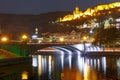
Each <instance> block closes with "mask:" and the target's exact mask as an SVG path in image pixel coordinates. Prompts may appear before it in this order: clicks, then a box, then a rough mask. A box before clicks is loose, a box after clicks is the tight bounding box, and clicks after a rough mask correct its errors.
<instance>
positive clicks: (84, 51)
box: [83, 36, 87, 54]
mask: <svg viewBox="0 0 120 80" xmlns="http://www.w3.org/2000/svg"><path fill="white" fill-rule="evenodd" d="M86 40H87V36H84V37H83V53H84V54H85V53H86Z"/></svg>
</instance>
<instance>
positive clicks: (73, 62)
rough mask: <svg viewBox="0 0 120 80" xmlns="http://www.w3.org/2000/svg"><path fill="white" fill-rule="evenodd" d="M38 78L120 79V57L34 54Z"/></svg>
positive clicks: (56, 79) (41, 79)
mask: <svg viewBox="0 0 120 80" xmlns="http://www.w3.org/2000/svg"><path fill="white" fill-rule="evenodd" d="M32 57H33V67H34V68H36V69H37V70H36V71H37V72H36V73H37V75H38V76H37V80H103V79H104V80H109V79H111V80H117V79H118V80H119V79H120V57H115V56H114V57H104V56H103V57H102V56H101V57H81V56H80V55H70V54H69V55H33V56H32Z"/></svg>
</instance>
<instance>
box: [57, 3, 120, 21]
mask: <svg viewBox="0 0 120 80" xmlns="http://www.w3.org/2000/svg"><path fill="white" fill-rule="evenodd" d="M116 7H120V2H114V3H111V4H103V5H98V6H96V7H95V8H93V9H91V8H88V9H87V10H86V11H84V12H82V11H81V10H79V7H76V8H75V10H74V11H73V14H68V15H66V16H65V17H63V18H60V20H59V21H60V22H64V21H71V20H75V19H79V18H81V16H82V17H83V16H84V17H85V16H93V15H94V16H96V13H98V12H99V11H103V10H110V9H112V8H116ZM118 11H119V10H118ZM109 14H111V12H109ZM98 15H100V13H98Z"/></svg>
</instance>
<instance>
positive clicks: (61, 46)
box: [1, 42, 120, 56]
mask: <svg viewBox="0 0 120 80" xmlns="http://www.w3.org/2000/svg"><path fill="white" fill-rule="evenodd" d="M1 48H4V49H6V50H8V51H11V52H13V53H15V54H17V55H19V56H28V55H29V54H35V53H40V52H41V51H42V52H43V51H44V49H47V48H49V49H54V50H58V51H63V52H66V53H77V54H83V53H84V54H86V55H91V54H93V53H94V54H95V53H98V52H99V53H107V54H108V53H113V52H114V54H115V53H117V54H118V55H120V48H101V47H99V46H93V45H91V44H90V43H85V44H83V43H20V42H19V43H6V44H2V45H1ZM15 51H16V52H15ZM97 55H98V54H97Z"/></svg>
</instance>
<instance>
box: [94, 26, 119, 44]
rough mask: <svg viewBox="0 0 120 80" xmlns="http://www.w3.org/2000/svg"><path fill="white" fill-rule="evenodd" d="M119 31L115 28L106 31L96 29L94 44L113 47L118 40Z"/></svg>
mask: <svg viewBox="0 0 120 80" xmlns="http://www.w3.org/2000/svg"><path fill="white" fill-rule="evenodd" d="M119 34H120V32H119V30H118V29H117V28H115V27H110V28H107V29H104V28H98V29H97V30H95V34H94V36H93V37H94V39H95V41H94V44H99V45H102V44H105V45H106V46H113V45H115V43H116V42H117V40H118V38H119Z"/></svg>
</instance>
